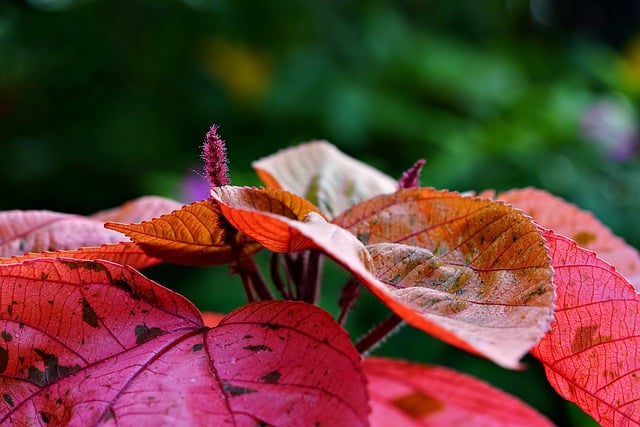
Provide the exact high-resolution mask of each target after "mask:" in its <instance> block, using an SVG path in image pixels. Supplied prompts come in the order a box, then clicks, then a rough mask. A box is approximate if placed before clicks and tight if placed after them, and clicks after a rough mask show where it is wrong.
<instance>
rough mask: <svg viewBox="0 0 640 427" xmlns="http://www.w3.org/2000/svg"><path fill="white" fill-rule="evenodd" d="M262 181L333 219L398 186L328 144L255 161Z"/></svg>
mask: <svg viewBox="0 0 640 427" xmlns="http://www.w3.org/2000/svg"><path fill="white" fill-rule="evenodd" d="M253 167H254V168H255V170H256V172H257V174H258V176H259V177H260V179H262V181H263V182H264V183H265V184H266V185H268V186H270V187H274V188H279V189H282V190H287V191H291V192H293V193H295V194H297V195H299V196H301V197H304V198H305V199H307V200H309V201H311V202H312V203H313V204H314V205H316V206H318V207H319V208H320V211H322V212H323V213H324V214H325V215H326V216H327V217H329V218H331V217H333V216H335V215H337V214H339V213H340V212H342V211H344V210H345V209H347V208H348V207H350V206H352V205H354V204H356V203H359V202H361V201H363V200H366V199H369V198H371V197H373V196H377V195H379V194H384V193H392V192H394V191H395V190H396V189H397V188H398V183H397V181H396V180H394V179H393V178H390V177H388V176H387V175H385V174H383V173H382V172H380V171H378V170H377V169H374V168H372V167H371V166H369V165H367V164H365V163H362V162H360V161H358V160H356V159H354V158H352V157H349V156H347V155H345V154H344V153H342V152H341V151H339V150H338V149H337V148H336V147H334V146H333V145H331V144H330V143H328V142H327V141H312V142H308V143H305V144H301V145H298V146H296V147H292V148H288V149H286V150H282V151H279V152H278V153H276V154H273V155H271V156H268V157H265V158H263V159H260V160H258V161H255V162H253Z"/></svg>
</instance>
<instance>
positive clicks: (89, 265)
mask: <svg viewBox="0 0 640 427" xmlns="http://www.w3.org/2000/svg"><path fill="white" fill-rule="evenodd" d="M60 263H61V264H62V265H65V266H66V267H67V268H68V269H70V270H76V269H79V268H84V269H85V270H89V271H95V272H96V273H97V272H100V271H102V272H107V273H108V272H109V270H107V267H105V266H104V265H102V264H100V263H98V262H96V261H82V260H74V261H63V260H60Z"/></svg>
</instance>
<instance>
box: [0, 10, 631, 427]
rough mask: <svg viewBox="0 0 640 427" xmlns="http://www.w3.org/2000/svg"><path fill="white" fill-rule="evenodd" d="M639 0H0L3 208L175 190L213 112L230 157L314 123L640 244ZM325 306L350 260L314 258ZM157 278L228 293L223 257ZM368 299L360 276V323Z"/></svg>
mask: <svg viewBox="0 0 640 427" xmlns="http://www.w3.org/2000/svg"><path fill="white" fill-rule="evenodd" d="M639 107H640V4H639V3H638V2H637V1H633V0H628V1H606V0H601V1H596V0H584V1H581V2H574V1H570V0H558V1H552V0H529V1H525V0H500V1H499V0H487V1H483V2H474V1H464V0H456V1H450V2H436V1H429V0H424V1H417V0H413V1H411V0H404V1H396V2H393V3H392V2H382V1H352V2H345V1H313V0H306V1H297V2H293V1H284V0H276V1H270V2H257V1H247V0H242V1H231V0H220V1H207V0H182V1H180V0H29V1H11V0H0V166H1V167H0V180H1V182H2V187H1V190H0V210H9V209H51V210H56V211H62V212H74V213H81V214H89V213H92V212H95V211H98V210H101V209H105V208H108V207H112V206H116V205H119V204H121V203H123V202H124V201H126V200H129V199H132V198H135V197H138V196H141V195H144V194H158V195H163V196H167V197H171V198H175V199H180V200H182V201H184V202H188V201H191V200H192V199H193V198H194V197H197V196H194V195H192V193H190V192H188V191H187V189H189V188H191V187H189V186H188V184H185V180H187V179H188V178H190V179H193V178H194V177H195V179H196V180H197V179H198V177H197V175H196V174H195V173H194V170H196V171H199V170H200V169H201V166H200V164H199V159H198V156H199V152H200V145H201V144H202V140H203V137H204V134H205V132H206V131H207V129H208V127H209V126H210V125H211V124H212V123H217V124H218V125H219V126H220V133H221V134H222V136H223V138H224V139H225V140H226V141H227V143H228V151H229V157H230V161H231V177H232V181H233V183H234V184H237V185H257V184H259V182H258V181H257V179H256V177H255V175H254V174H253V171H252V170H251V167H250V161H251V160H254V159H257V158H259V157H262V156H265V155H267V154H270V153H272V152H274V151H275V150H277V149H279V148H282V147H285V146H288V145H292V144H296V143H299V142H302V141H307V140H310V139H314V138H323V139H328V140H330V141H332V142H333V143H334V144H336V145H337V146H338V147H339V148H340V149H342V150H343V151H345V152H346V153H348V154H350V155H352V156H354V157H357V158H359V159H361V160H364V161H367V162H369V163H371V164H372V165H374V166H376V167H378V168H379V169H381V170H383V171H384V172H386V173H388V174H390V175H392V176H399V175H400V173H401V172H402V171H403V170H405V169H406V168H408V167H409V166H411V165H412V164H413V162H414V161H415V160H417V159H419V158H426V159H427V165H426V167H425V169H424V171H423V175H422V183H423V185H431V186H435V187H438V188H447V189H454V190H461V191H466V190H476V191H479V190H484V189H487V188H493V189H497V190H505V189H509V188H513V187H524V186H536V187H540V188H545V189H547V190H549V191H551V192H553V193H555V194H557V195H560V196H562V197H564V198H566V199H568V200H571V201H573V202H575V203H577V204H578V205H580V206H582V207H583V208H585V209H588V210H592V211H593V212H594V213H595V214H596V215H597V216H598V217H599V218H600V219H601V220H603V222H605V223H606V224H607V225H609V226H610V227H611V228H612V229H613V230H614V231H615V232H616V233H617V234H619V235H621V236H623V237H624V238H625V239H626V240H627V241H628V242H630V243H631V244H632V245H634V246H636V247H640V228H638V227H637V226H636V224H637V222H636V216H637V212H639V211H640V168H639V167H638V166H639V165H640V157H639V155H638V153H639V149H638V147H639V116H638V108H639ZM328 267H329V271H328V272H327V277H328V280H327V288H326V289H325V291H324V294H323V295H324V299H323V300H324V303H325V306H326V307H327V308H328V309H329V310H331V311H333V312H334V313H335V310H336V308H335V307H336V300H337V293H338V292H339V289H340V286H341V283H342V282H343V281H344V280H345V279H346V277H345V276H344V274H342V273H341V272H340V271H339V270H338V269H337V268H335V267H332V266H331V265H330V264H329V266H328ZM147 273H148V274H149V275H150V276H151V277H153V278H154V279H156V280H158V281H160V282H161V283H163V284H165V285H167V286H170V287H172V288H174V289H176V290H178V291H180V292H182V293H184V294H185V295H187V296H188V297H189V298H191V299H192V300H193V301H194V302H196V304H197V305H198V306H199V307H201V308H202V309H208V310H217V311H226V310H230V309H232V308H234V307H235V306H237V305H239V304H241V303H242V301H243V295H242V291H241V289H240V286H239V285H238V283H237V280H236V279H235V278H233V277H230V275H229V274H228V272H227V270H226V269H225V268H202V269H186V268H179V267H175V266H159V267H155V268H153V269H151V270H149V271H148V272H147ZM383 317H384V313H383V310H382V309H381V308H380V307H379V306H378V305H377V303H376V302H375V301H374V300H373V298H372V297H370V296H367V295H365V302H363V303H360V304H359V306H358V310H357V311H356V313H355V314H354V316H353V317H352V322H351V323H350V328H351V330H352V332H353V334H354V335H358V334H361V333H363V331H365V330H366V329H367V328H368V327H370V325H371V322H373V321H376V320H379V319H381V318H383ZM376 353H377V354H385V355H394V356H399V357H406V358H410V359H413V360H422V361H428V362H432V363H439V364H444V365H448V366H453V367H456V368H457V369H459V370H462V371H464V372H468V373H471V374H473V375H476V376H478V377H481V378H484V379H486V380H487V381H489V382H491V383H492V384H494V385H497V386H498V387H500V388H503V389H505V390H508V391H509V392H512V393H514V394H516V395H518V396H520V397H521V398H522V399H524V400H525V401H527V402H528V403H530V404H531V405H533V406H535V407H536V408H538V409H539V410H540V411H542V412H543V413H545V414H546V415H548V416H549V417H550V418H551V419H552V420H553V421H555V422H556V423H557V424H558V425H561V426H569V425H575V426H588V425H592V421H590V420H589V419H588V417H585V416H582V415H581V414H580V413H579V411H577V410H576V409H575V408H573V407H572V405H570V404H567V403H566V402H564V401H563V400H562V399H560V398H559V397H557V396H556V395H555V393H554V392H553V390H551V388H550V387H549V386H548V385H546V382H545V380H544V377H543V374H542V371H541V368H540V367H539V366H538V364H537V362H536V361H535V360H534V359H531V358H527V360H526V362H527V363H528V365H529V368H528V369H527V370H525V371H523V372H510V371H506V370H504V369H502V368H498V367H496V366H494V365H492V364H491V363H489V362H487V361H485V360H480V359H479V358H477V357H474V356H470V355H467V354H464V353H462V352H459V351H457V350H455V349H453V348H451V347H449V346H447V345H444V344H442V343H439V342H437V341H435V340H432V339H430V338H429V337H425V336H424V335H423V334H420V333H418V332H416V331H414V330H412V329H410V328H405V329H403V330H402V331H401V332H400V333H398V334H397V335H395V336H393V337H392V338H390V339H389V340H388V341H387V342H386V343H385V344H384V345H383V346H382V347H380V349H379V350H378V351H376Z"/></svg>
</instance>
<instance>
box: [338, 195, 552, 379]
mask: <svg viewBox="0 0 640 427" xmlns="http://www.w3.org/2000/svg"><path fill="white" fill-rule="evenodd" d="M333 222H334V223H335V224H337V225H340V226H342V227H344V228H345V229H347V230H349V231H351V232H352V233H353V234H354V235H356V236H358V238H359V239H360V240H361V241H363V242H364V243H365V244H368V246H367V249H369V252H370V253H371V255H372V262H373V271H374V272H375V275H376V277H377V279H378V280H380V281H381V282H383V283H384V284H385V287H386V293H387V294H388V295H389V296H385V297H382V299H383V301H384V302H385V303H386V304H387V305H389V307H391V308H392V309H393V310H394V311H395V312H396V313H397V314H399V315H400V316H401V317H402V318H404V319H405V320H406V321H407V322H408V323H410V324H411V325H413V326H415V327H417V328H419V329H422V330H424V331H426V332H429V333H431V334H433V335H435V336H436V337H438V338H440V339H443V340H445V341H448V342H450V343H452V344H454V345H458V346H460V347H462V348H463V349H466V350H468V351H472V352H476V353H480V354H483V355H485V356H486V357H488V358H490V359H492V360H494V361H495V362H497V363H499V364H501V365H503V366H506V367H516V366H517V360H519V359H520V358H521V357H522V356H523V355H524V354H526V353H527V352H528V351H529V349H530V348H531V347H532V346H533V345H534V344H535V343H536V342H537V341H538V340H539V339H540V338H541V337H542V335H543V334H544V333H545V332H546V331H547V330H548V328H549V324H550V322H551V319H552V313H553V307H552V303H553V283H552V270H551V267H550V259H549V256H548V254H547V251H546V249H545V246H544V240H543V239H542V237H541V235H540V233H539V232H538V230H537V228H536V226H535V225H534V224H533V223H532V222H531V221H530V220H529V219H528V218H526V217H525V216H524V215H522V214H521V213H520V212H518V211H517V210H515V209H513V208H510V207H507V206H505V205H503V204H501V203H494V202H491V201H489V200H481V199H476V198H471V197H462V196H460V195H459V194H456V193H450V192H446V191H437V190H433V189H428V188H416V189H407V190H400V191H398V192H397V193H395V194H392V195H386V196H379V197H376V198H374V199H371V200H369V201H366V202H363V203H360V204H358V205H356V206H354V207H352V208H351V209H349V210H348V211H347V212H345V213H344V214H342V215H340V216H339V217H337V218H335V219H334V221H333ZM379 296H381V295H379Z"/></svg>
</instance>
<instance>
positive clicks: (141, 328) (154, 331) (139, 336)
mask: <svg viewBox="0 0 640 427" xmlns="http://www.w3.org/2000/svg"><path fill="white" fill-rule="evenodd" d="M134 332H135V334H136V344H142V343H143V342H147V341H149V340H150V339H153V338H155V337H157V336H158V335H160V334H162V329H160V328H158V327H155V326H154V327H152V328H149V327H148V326H147V325H145V324H144V323H143V324H141V325H136V328H135V331H134Z"/></svg>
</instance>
